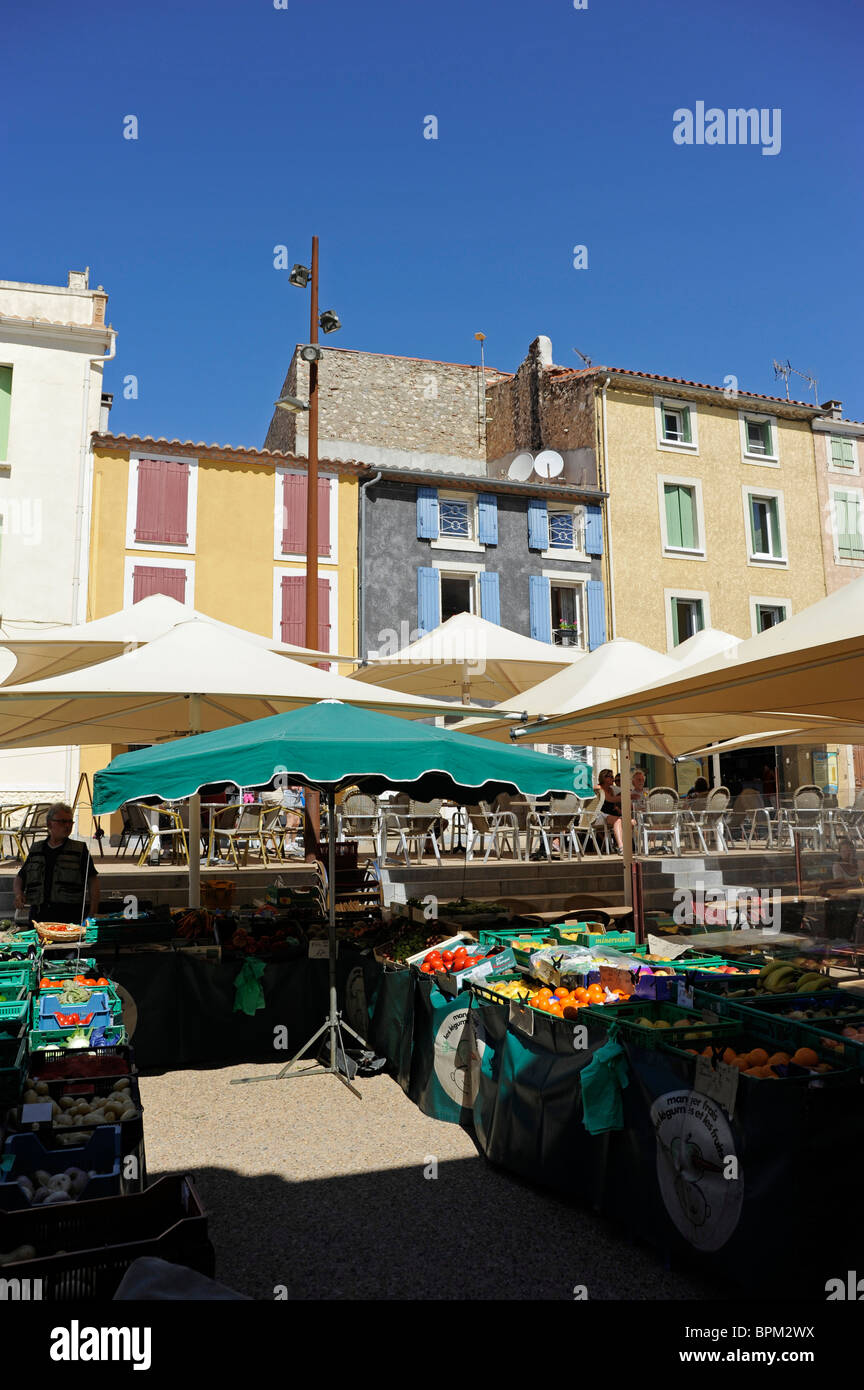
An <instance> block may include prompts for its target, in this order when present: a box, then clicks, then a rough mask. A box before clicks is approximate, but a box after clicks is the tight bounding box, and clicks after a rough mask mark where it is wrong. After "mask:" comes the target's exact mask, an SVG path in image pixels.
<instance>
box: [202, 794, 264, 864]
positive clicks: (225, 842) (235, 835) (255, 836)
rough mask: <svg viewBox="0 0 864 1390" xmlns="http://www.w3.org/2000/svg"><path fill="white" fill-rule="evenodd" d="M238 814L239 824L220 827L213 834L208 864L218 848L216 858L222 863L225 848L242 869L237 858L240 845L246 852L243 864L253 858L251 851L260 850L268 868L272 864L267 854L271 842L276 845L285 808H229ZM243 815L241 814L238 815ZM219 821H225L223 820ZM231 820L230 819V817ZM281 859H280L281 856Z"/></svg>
mask: <svg viewBox="0 0 864 1390" xmlns="http://www.w3.org/2000/svg"><path fill="white" fill-rule="evenodd" d="M228 809H230V810H232V811H234V812H235V822H234V824H233V825H231V824H228V825H216V824H215V823H214V825H213V828H212V829H211V831H210V842H209V844H208V846H207V862H208V864H209V863H210V860H211V858H212V854H213V847H214V845H215V847H216V854H217V857H218V858H219V860H220V861H221V859H222V850H223V848H224V849H225V850H226V851H227V853H226V856H225V857H226V859H227V857H228V854H230V856H231V858H232V859H233V860H234V867H235V868H236V869H239V868H240V859H239V857H238V854H237V847H238V845H239V846H240V847H241V849H242V850H243V862H244V863H246V862H247V861H248V858H249V851H250V849H252V848H257V850H258V853H259V854H260V855H261V859H262V861H263V862H264V863H265V864H269V863H270V859H269V856H268V853H267V844H268V841H269V842H270V844H271V847H272V845H273V836H274V834H275V833H276V825H277V822H278V820H279V817H280V816H281V814H282V808H281V806H266V807H265V806H248V805H247V806H238V807H230V808H228ZM238 812H239V814H237V813H238ZM218 819H221V817H219V818H218ZM226 819H227V817H226ZM277 857H278V855H277Z"/></svg>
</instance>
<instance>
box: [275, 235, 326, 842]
mask: <svg viewBox="0 0 864 1390" xmlns="http://www.w3.org/2000/svg"><path fill="white" fill-rule="evenodd" d="M288 280H289V283H290V284H292V285H296V286H297V288H298V289H301V290H305V288H306V286H307V285H310V282H311V292H310V296H309V342H308V343H307V344H304V346H303V347H301V349H300V356H301V358H302V359H303V361H304V362H308V363H309V403H308V405H306V404H304V402H303V401H301V400H299V399H298V398H297V397H296V396H283V397H282V398H281V399H280V400H279V401H277V402H276V404H277V406H278V407H279V408H280V409H282V410H293V411H296V412H298V413H299V412H300V411H303V410H308V412H309V447H308V450H307V465H306V646H307V647H311V648H312V649H313V650H317V649H318V646H319V642H318V363H319V361H320V360H321V358H322V357H323V355H324V354H323V353H322V351H321V349H320V347H319V346H318V329H319V327H320V329H321V331H322V332H323V333H334V332H335V331H336V329H337V328H341V327H342V325H341V323H340V322H339V316H338V315H337V314H336V313H335V312H334V311H333V310H332V309H326V310H325V311H324V313H323V314H322V315H321V316H320V318H319V316H318V238H317V236H313V238H312V264H311V266H305V265H295V266H294V267H293V268H292V270H291V273H290V275H289V276H288ZM319 804H320V803H319V798H318V795H317V793H308V792H307V795H306V817H305V820H306V826H307V828H308V831H309V836H308V838H307V843H306V849H307V854H309V853H310V851H311V852H312V857H314V854H315V853H317V846H318V838H319V831H320V819H319ZM330 834H331V835H333V834H335V826H331V827H330Z"/></svg>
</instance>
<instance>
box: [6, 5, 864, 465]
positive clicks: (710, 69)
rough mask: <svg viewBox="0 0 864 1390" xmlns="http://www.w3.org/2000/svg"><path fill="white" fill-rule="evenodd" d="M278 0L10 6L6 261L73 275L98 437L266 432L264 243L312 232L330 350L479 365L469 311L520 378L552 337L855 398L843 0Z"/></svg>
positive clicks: (490, 351) (847, 14)
mask: <svg viewBox="0 0 864 1390" xmlns="http://www.w3.org/2000/svg"><path fill="white" fill-rule="evenodd" d="M287 5H288V8H287V9H284V10H282V9H280V10H277V9H275V8H274V4H273V0H208V3H201V0H199V3H197V4H191V3H189V0H174V2H173V3H167V0H148V3H147V4H146V5H137V6H126V5H118V4H116V0H110V3H108V2H107V0H89V3H88V4H87V5H86V6H84V7H83V9H82V8H76V7H74V6H70V5H68V4H65V3H63V4H61V3H59V0H48V3H44V4H42V5H40V6H38V7H36V8H32V7H31V8H29V9H28V8H27V7H25V6H16V7H13V9H12V10H11V11H10V12H8V13H7V15H6V16H5V19H4V37H5V40H6V50H7V63H6V65H5V68H6V71H5V75H4V102H3V105H4V108H5V120H6V137H5V139H4V141H3V144H4V147H5V148H4V155H3V166H4V189H5V194H6V196H5V198H4V211H3V220H2V232H0V249H2V255H0V278H3V279H11V280H26V281H36V282H41V283H55V284H56V283H65V277H66V271H67V270H68V269H70V268H75V269H78V268H83V266H85V265H88V264H89V266H90V267H91V284H92V285H95V284H96V283H101V284H103V285H104V286H105V288H106V289H107V290H108V292H109V295H110V299H109V306H108V308H109V317H110V319H111V322H112V323H113V325H114V327H115V328H117V329H118V330H119V338H118V353H117V360H116V363H114V364H111V365H110V366H109V368H108V370H107V372H106V389H109V390H113V391H114V392H115V404H114V410H113V412H112V417H111V422H112V427H113V428H114V429H115V430H116V431H118V432H120V431H122V432H125V433H142V434H150V433H152V434H155V435H165V436H167V437H169V438H170V437H175V436H176V437H179V438H181V439H186V438H191V439H194V440H201V439H203V440H206V441H218V442H221V443H232V444H245V445H260V444H262V443H263V440H264V435H265V433H266V429H267V424H268V421H269V418H270V414H271V406H272V402H273V400H274V399H275V397H276V395H277V393H278V389H279V387H280V385H281V382H282V378H283V375H284V371H285V369H286V367H287V364H288V361H289V358H290V354H291V351H292V348H293V345H294V343H295V342H297V341H299V340H303V339H304V338H305V337H306V336H307V325H308V296H307V294H304V293H302V292H301V291H299V290H296V289H293V288H292V287H291V286H290V285H289V284H288V280H287V273H286V272H285V271H278V270H276V269H274V266H273V259H274V256H273V248H274V247H275V246H278V245H286V246H287V247H288V251H289V256H290V259H291V260H292V261H293V260H295V259H296V260H300V261H305V260H307V259H308V251H309V242H310V238H311V235H312V233H313V232H317V234H318V235H319V237H320V238H321V255H322V261H321V271H322V279H321V283H322V289H321V307H322V308H328V307H331V306H332V307H334V308H336V309H337V310H338V312H339V314H340V317H341V318H342V321H343V324H344V327H343V329H342V331H341V332H340V333H338V334H336V335H334V336H333V337H332V338H331V339H329V341H330V342H331V343H332V344H333V345H334V346H340V347H346V348H362V349H367V350H370V351H376V352H393V353H397V354H403V355H406V356H414V357H431V358H438V359H442V360H447V361H457V362H466V361H468V362H471V361H476V360H477V355H476V354H477V345H476V343H475V341H474V333H475V332H476V331H478V330H481V331H483V332H484V333H486V335H487V344H486V347H487V360H488V362H489V363H490V364H492V365H494V366H498V367H502V368H504V369H507V370H514V369H515V368H516V367H517V366H518V364H519V362H520V361H521V360H522V358H523V357H524V355H525V350H526V348H527V346H528V344H529V342H530V341H531V339H532V338H534V337H535V336H536V335H537V334H538V333H545V334H547V335H548V336H549V337H550V338H551V339H552V344H553V351H554V356H555V360H556V361H557V362H559V363H561V364H562V365H566V366H570V365H578V364H579V359H578V358H577V357H576V355H575V353H574V352H573V348H574V347H576V348H579V349H581V351H582V352H585V353H587V354H588V355H589V356H590V357H592V358H593V360H594V361H595V362H601V363H605V364H607V365H613V366H621V367H630V368H635V369H638V370H643V371H654V372H660V373H664V374H668V375H671V376H683V377H688V378H693V379H696V380H701V381H709V382H721V381H722V380H723V378H724V377H725V376H727V375H728V374H733V375H735V376H737V377H738V379H739V382H740V384H741V386H742V388H744V389H748V390H754V391H760V392H765V393H768V394H782V393H783V384H782V382H775V379H774V374H773V371H772V365H771V364H772V359H773V358H775V357H780V358H783V359H787V358H788V359H789V360H791V362H792V365H793V366H794V367H798V368H800V369H801V370H803V371H806V372H812V373H815V374H816V375H817V376H818V378H819V387H818V390H819V398H820V400H823V401H824V400H826V399H828V398H829V397H837V398H839V399H841V400H843V402H844V411H845V413H846V415H847V416H850V417H852V418H855V419H859V420H860V419H862V417H864V376H862V361H861V350H860V344H861V338H862V325H864V313H862V309H864V306H862V290H861V285H862V276H861V261H860V244H861V237H860V227H861V224H862V192H861V178H860V163H859V160H860V154H859V151H860V147H861V134H862V131H861V111H860V97H859V96H858V93H859V91H860V62H861V53H862V51H864V10H862V8H861V6H860V5H858V4H857V3H853V0H827V3H822V4H821V5H819V6H818V7H814V6H813V5H812V4H809V3H808V4H805V3H803V0H783V2H782V3H781V0H760V3H759V4H758V5H753V4H752V0H732V3H729V4H726V5H716V4H715V5H706V4H694V3H693V0H666V3H664V4H662V5H657V4H654V3H647V0H641V3H640V2H639V0H588V8H587V9H584V10H579V11H577V10H575V9H574V6H573V0H533V3H529V0H467V3H466V0H435V3H420V4H406V3H405V0H367V2H366V3H364V4H361V3H353V4H351V3H346V0H317V2H316V3H310V0H287ZM10 55H12V57H13V58H14V61H8V58H9V56H10ZM697 101H704V102H705V104H706V106H707V107H719V108H721V109H724V110H725V109H728V108H737V107H756V108H760V109H761V108H768V109H772V110H773V108H775V107H779V108H780V110H781V112H782V118H781V119H782V125H781V131H782V144H781V149H780V153H779V154H777V155H775V156H766V155H763V154H762V153H761V149H760V148H759V147H758V146H731V145H725V146H723V145H719V146H710V147H709V146H707V145H701V146H699V145H692V146H680V145H676V144H675V143H674V141H673V139H672V131H673V112H674V111H675V110H676V109H678V108H691V109H693V108H695V105H696V103H697ZM127 115H135V116H137V118H138V122H139V138H138V139H137V140H136V141H130V140H124V139H123V120H124V117H125V116H127ZM428 115H435V116H436V117H437V119H438V139H437V140H427V139H424V138H423V124H424V117H426V116H428ZM576 245H585V246H587V248H588V268H587V269H584V270H575V269H574V268H573V264H572V262H573V247H574V246H576ZM126 374H134V375H135V376H136V377H137V378H138V382H139V398H138V399H137V400H124V399H123V395H122V386H123V378H124V376H126ZM792 382H793V386H792V395H793V396H797V397H799V398H804V399H812V397H811V396H810V393H809V388H808V386H807V384H806V383H805V382H803V381H801V380H800V379H799V378H794V377H793V379H792Z"/></svg>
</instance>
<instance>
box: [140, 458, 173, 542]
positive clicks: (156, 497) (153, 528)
mask: <svg viewBox="0 0 864 1390" xmlns="http://www.w3.org/2000/svg"><path fill="white" fill-rule="evenodd" d="M165 468H166V460H165V459H139V460H138V510H137V514H136V517H135V539H136V541H155V542H158V541H159V540H161V533H160V513H161V506H162V482H163V478H164V476H165Z"/></svg>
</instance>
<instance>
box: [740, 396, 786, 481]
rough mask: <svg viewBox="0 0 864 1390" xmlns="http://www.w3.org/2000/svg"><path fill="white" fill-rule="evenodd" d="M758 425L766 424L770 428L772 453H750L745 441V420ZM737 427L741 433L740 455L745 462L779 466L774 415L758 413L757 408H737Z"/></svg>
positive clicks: (778, 442) (778, 441)
mask: <svg viewBox="0 0 864 1390" xmlns="http://www.w3.org/2000/svg"><path fill="white" fill-rule="evenodd" d="M748 420H750V421H752V423H753V424H754V425H755V424H758V425H768V426H770V429H771V443H772V446H773V449H774V452H773V454H751V453H750V449H749V446H748V442H747V421H748ZM738 428H739V431H740V434H741V457H742V459H744V461H745V463H755V464H759V465H761V466H762V467H763V468H779V467H780V433H779V430H778V429H777V416H776V415H760V413H759V412H758V411H757V410H739V411H738Z"/></svg>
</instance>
